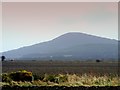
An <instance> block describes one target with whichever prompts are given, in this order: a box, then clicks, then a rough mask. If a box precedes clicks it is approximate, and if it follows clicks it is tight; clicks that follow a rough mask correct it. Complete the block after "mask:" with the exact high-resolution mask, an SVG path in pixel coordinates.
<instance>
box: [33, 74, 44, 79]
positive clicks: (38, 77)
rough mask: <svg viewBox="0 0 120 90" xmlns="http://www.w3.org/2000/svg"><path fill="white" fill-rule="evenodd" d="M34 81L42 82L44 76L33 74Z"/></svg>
mask: <svg viewBox="0 0 120 90" xmlns="http://www.w3.org/2000/svg"><path fill="white" fill-rule="evenodd" d="M33 77H34V80H43V79H44V75H41V76H39V75H37V74H33Z"/></svg>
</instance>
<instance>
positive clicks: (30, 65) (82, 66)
mask: <svg viewBox="0 0 120 90" xmlns="http://www.w3.org/2000/svg"><path fill="white" fill-rule="evenodd" d="M23 69H25V70H28V71H31V72H33V73H34V74H37V75H41V74H46V73H47V74H66V73H68V74H84V73H88V74H89V73H90V74H94V75H95V74H99V75H105V74H113V75H114V74H117V73H118V62H87V61H86V62H85V61H35V60H31V61H15V60H14V61H3V62H2V73H9V72H13V71H18V70H23Z"/></svg>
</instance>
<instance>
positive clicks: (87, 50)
mask: <svg viewBox="0 0 120 90" xmlns="http://www.w3.org/2000/svg"><path fill="white" fill-rule="evenodd" d="M117 45H118V43H117V40H112V39H107V38H101V37H97V36H93V35H88V34H83V33H66V34H64V35H61V36H59V37H57V38H55V39H53V40H51V41H48V42H43V43H38V44H35V45H31V46H27V47H22V48H19V49H16V50H11V51H8V52H4V53H3V55H5V56H6V57H8V58H21V59H25V58H27V59H32V58H34V59H37V58H39V59H50V58H51V57H52V58H54V59H66V58H68V59H70V58H71V59H99V58H103V59H109V58H117V55H118V54H117V53H118V52H117V51H118V47H117Z"/></svg>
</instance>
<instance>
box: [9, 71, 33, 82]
mask: <svg viewBox="0 0 120 90" xmlns="http://www.w3.org/2000/svg"><path fill="white" fill-rule="evenodd" d="M9 76H10V78H11V79H12V80H13V81H32V80H33V75H32V72H28V71H26V70H22V71H17V72H12V73H10V74H9Z"/></svg>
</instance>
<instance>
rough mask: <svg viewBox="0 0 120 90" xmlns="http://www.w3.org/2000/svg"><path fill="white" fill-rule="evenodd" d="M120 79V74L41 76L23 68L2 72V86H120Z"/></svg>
mask: <svg viewBox="0 0 120 90" xmlns="http://www.w3.org/2000/svg"><path fill="white" fill-rule="evenodd" d="M119 80H120V78H119V76H118V75H104V76H95V75H93V74H83V75H76V74H56V75H52V74H51V75H49V74H44V75H41V76H39V75H36V74H32V72H29V71H26V70H22V71H17V72H11V73H4V74H2V82H0V86H4V85H10V86H119V85H120V82H119Z"/></svg>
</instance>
